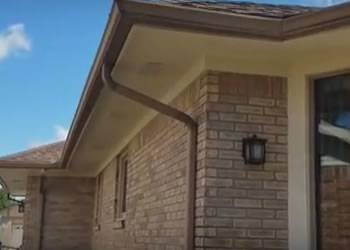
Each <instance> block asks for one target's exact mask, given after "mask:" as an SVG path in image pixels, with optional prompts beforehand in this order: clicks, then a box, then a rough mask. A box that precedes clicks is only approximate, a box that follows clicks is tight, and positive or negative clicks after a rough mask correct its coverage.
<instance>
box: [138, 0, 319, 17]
mask: <svg viewBox="0 0 350 250" xmlns="http://www.w3.org/2000/svg"><path fill="white" fill-rule="evenodd" d="M141 1H146V0H141ZM152 3H155V4H162V5H164V4H166V5H173V6H180V7H187V8H196V9H203V10H209V11H215V12H225V13H233V14H241V15H247V16H259V17H269V18H287V17H291V16H296V15H300V14H304V13H308V12H312V11H316V10H319V9H320V8H317V7H306V6H298V5H274V4H260V3H259V4H258V3H252V2H240V1H229V0H228V1H186V0H184V1H181V0H177V1H176V0H157V1H152Z"/></svg>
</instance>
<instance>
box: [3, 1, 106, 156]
mask: <svg viewBox="0 0 350 250" xmlns="http://www.w3.org/2000/svg"><path fill="white" fill-rule="evenodd" d="M111 6H112V0H50V1H48V0H1V1H0V10H1V14H0V16H1V17H0V117H1V118H0V155H6V154H9V153H13V152H17V151H21V150H25V149H28V148H31V147H34V146H38V145H41V144H45V143H50V142H54V141H57V140H62V139H64V138H65V137H66V135H67V131H68V129H69V126H70V124H71V121H72V118H73V115H74V113H75V110H76V108H77V105H78V101H79V99H80V95H81V93H82V90H83V87H84V84H85V82H86V79H87V75H88V73H89V70H90V67H91V65H92V62H93V59H94V57H95V54H96V52H97V48H98V45H99V43H100V41H101V38H102V33H103V31H104V28H105V25H106V22H107V19H108V15H109V12H110V9H111Z"/></svg>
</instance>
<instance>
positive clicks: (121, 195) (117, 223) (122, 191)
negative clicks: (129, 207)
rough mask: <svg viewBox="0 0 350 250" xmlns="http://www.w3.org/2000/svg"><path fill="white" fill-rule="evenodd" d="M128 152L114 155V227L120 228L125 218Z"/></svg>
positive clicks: (123, 224) (124, 151)
mask: <svg viewBox="0 0 350 250" xmlns="http://www.w3.org/2000/svg"><path fill="white" fill-rule="evenodd" d="M127 169H128V152H127V150H123V151H122V152H121V153H120V154H119V155H118V156H117V157H116V164H115V175H116V176H115V194H114V195H115V199H114V228H115V229H121V228H124V226H125V220H126V190H127Z"/></svg>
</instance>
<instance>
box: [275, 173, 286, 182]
mask: <svg viewBox="0 0 350 250" xmlns="http://www.w3.org/2000/svg"><path fill="white" fill-rule="evenodd" d="M275 176H276V179H277V180H278V181H288V173H287V172H280V173H275Z"/></svg>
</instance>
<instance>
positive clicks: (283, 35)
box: [62, 0, 350, 167]
mask: <svg viewBox="0 0 350 250" xmlns="http://www.w3.org/2000/svg"><path fill="white" fill-rule="evenodd" d="M349 23H350V4H349V3H345V4H341V5H338V6H334V7H330V8H325V9H320V10H318V11H315V12H311V13H306V14H301V15H298V16H295V17H289V18H286V19H276V18H264V17H254V16H246V15H238V14H229V13H218V12H214V11H208V10H202V9H193V8H186V7H177V6H176V7H175V6H169V5H166V4H164V5H162V4H159V3H154V2H152V1H149V2H142V1H130V0H121V1H119V2H118V4H116V3H115V4H114V5H113V7H112V11H111V14H110V18H109V21H108V24H107V27H106V29H105V33H104V36H103V40H102V42H101V44H100V48H99V50H98V53H97V56H96V59H95V62H94V64H93V67H92V69H91V71H90V74H89V77H88V81H87V84H86V86H85V89H84V91H83V94H82V97H81V100H80V103H79V106H78V109H77V112H76V114H75V117H74V120H73V124H72V127H71V130H70V132H69V135H68V140H67V143H66V145H65V148H64V154H63V158H62V166H64V167H65V166H69V163H70V160H71V156H72V154H74V152H75V150H76V147H77V145H78V143H79V141H80V140H81V135H82V131H83V130H84V128H85V127H86V126H87V124H88V122H89V119H90V118H91V116H90V115H91V113H92V111H93V110H94V108H95V105H96V103H97V101H98V100H99V97H100V94H101V92H102V90H103V83H102V81H101V75H100V71H101V67H102V64H103V63H105V62H108V63H112V64H114V63H115V62H116V61H117V60H118V58H119V56H120V53H121V51H122V49H123V46H124V44H125V42H126V40H127V38H128V36H129V33H130V30H131V29H132V27H133V26H134V25H149V26H153V27H160V28H165V29H170V30H187V31H193V32H197V33H206V34H217V35H226V36H227V35H229V36H233V37H240V38H248V39H258V40H267V41H275V42H282V41H288V40H291V39H296V38H300V37H304V36H308V35H313V34H317V33H321V32H325V31H327V30H331V29H335V28H340V27H343V26H346V25H348V24H349Z"/></svg>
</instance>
